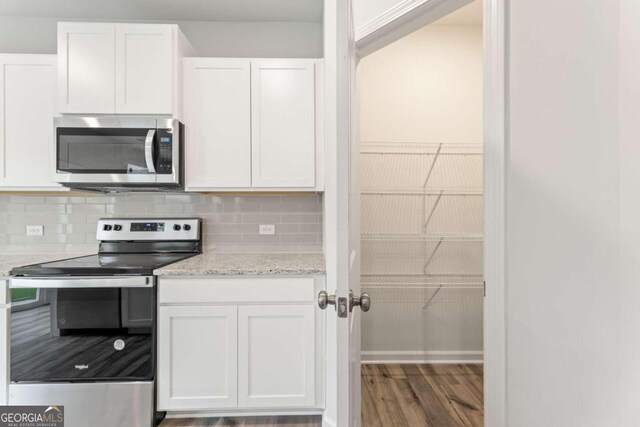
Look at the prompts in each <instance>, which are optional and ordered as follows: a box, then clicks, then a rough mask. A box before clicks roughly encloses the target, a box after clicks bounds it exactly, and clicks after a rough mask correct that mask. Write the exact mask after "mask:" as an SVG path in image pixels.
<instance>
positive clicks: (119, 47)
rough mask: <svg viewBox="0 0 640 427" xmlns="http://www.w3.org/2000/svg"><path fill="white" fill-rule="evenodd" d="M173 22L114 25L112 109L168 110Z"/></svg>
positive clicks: (172, 54)
mask: <svg viewBox="0 0 640 427" xmlns="http://www.w3.org/2000/svg"><path fill="white" fill-rule="evenodd" d="M175 30H176V29H175V26H172V25H156V24H118V25H116V55H115V58H116V111H117V112H118V113H133V114H136V113H155V114H172V113H173V112H174V111H173V93H174V88H173V85H174V79H173V75H174V64H173V62H174V48H173V47H174V44H173V42H172V40H173V33H174V31H175Z"/></svg>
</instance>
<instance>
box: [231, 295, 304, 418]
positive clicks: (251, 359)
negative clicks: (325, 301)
mask: <svg viewBox="0 0 640 427" xmlns="http://www.w3.org/2000/svg"><path fill="white" fill-rule="evenodd" d="M313 315H314V307H313V306H311V305H302V306H287V305H278V306H245V307H239V308H238V332H239V339H238V405H239V406H240V407H247V408H266V407H291V406H313V404H314V401H315V400H314V389H315V385H314V377H315V345H314V344H315V340H314V322H313Z"/></svg>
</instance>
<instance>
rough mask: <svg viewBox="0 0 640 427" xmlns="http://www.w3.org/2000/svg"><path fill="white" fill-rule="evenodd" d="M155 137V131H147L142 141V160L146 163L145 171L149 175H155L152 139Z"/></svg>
mask: <svg viewBox="0 0 640 427" xmlns="http://www.w3.org/2000/svg"><path fill="white" fill-rule="evenodd" d="M155 135H156V130H155V129H149V132H147V137H146V138H145V139H144V159H145V161H146V162H147V170H148V171H149V173H156V167H155V166H154V164H153V139H154V137H155Z"/></svg>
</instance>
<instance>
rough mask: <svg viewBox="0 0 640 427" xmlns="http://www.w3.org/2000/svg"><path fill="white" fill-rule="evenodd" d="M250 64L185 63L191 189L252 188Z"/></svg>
mask: <svg viewBox="0 0 640 427" xmlns="http://www.w3.org/2000/svg"><path fill="white" fill-rule="evenodd" d="M249 64H250V63H249V60H248V59H214V58H189V59H185V67H184V76H185V77H184V78H185V80H184V81H185V102H184V108H185V125H186V129H187V138H186V152H187V159H186V162H187V166H186V170H187V175H186V188H187V190H196V191H197V190H207V189H216V188H225V187H234V188H249V187H251V93H250V88H251V81H250V78H251V75H250V65H249Z"/></svg>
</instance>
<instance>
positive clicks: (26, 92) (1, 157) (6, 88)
mask: <svg viewBox="0 0 640 427" xmlns="http://www.w3.org/2000/svg"><path fill="white" fill-rule="evenodd" d="M55 79H56V57H55V55H14V54H7V55H0V190H51V189H54V190H58V189H62V187H61V186H60V185H59V184H56V183H55V182H54V180H53V177H54V169H55V164H54V159H53V156H54V145H53V116H54V114H55V96H56V83H55Z"/></svg>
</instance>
